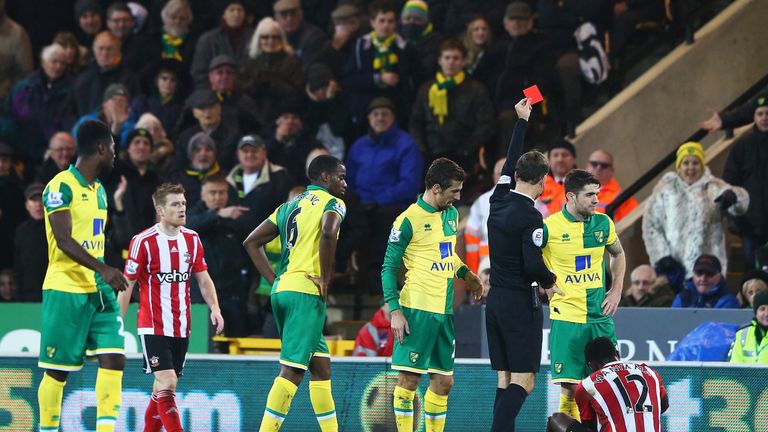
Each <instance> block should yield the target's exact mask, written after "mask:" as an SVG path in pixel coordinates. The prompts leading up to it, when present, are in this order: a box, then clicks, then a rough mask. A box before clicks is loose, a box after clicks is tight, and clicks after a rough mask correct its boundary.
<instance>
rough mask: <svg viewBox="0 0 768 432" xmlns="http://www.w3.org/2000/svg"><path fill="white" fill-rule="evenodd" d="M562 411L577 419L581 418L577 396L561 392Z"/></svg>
mask: <svg viewBox="0 0 768 432" xmlns="http://www.w3.org/2000/svg"><path fill="white" fill-rule="evenodd" d="M560 412H561V413H563V414H568V415H569V416H571V417H573V419H574V420H576V421H580V420H581V417H580V416H579V406H578V405H576V398H573V397H568V396H566V395H565V394H563V393H560Z"/></svg>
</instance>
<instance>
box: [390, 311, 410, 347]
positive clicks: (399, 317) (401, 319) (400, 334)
mask: <svg viewBox="0 0 768 432" xmlns="http://www.w3.org/2000/svg"><path fill="white" fill-rule="evenodd" d="M390 327H392V333H394V335H395V339H397V342H398V343H399V344H401V345H402V344H403V339H405V335H409V334H411V328H410V327H408V320H407V319H405V315H403V311H402V310H401V309H398V310H394V311H392V315H391V317H390Z"/></svg>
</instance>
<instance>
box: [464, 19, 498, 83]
mask: <svg viewBox="0 0 768 432" xmlns="http://www.w3.org/2000/svg"><path fill="white" fill-rule="evenodd" d="M462 40H463V42H464V46H465V47H467V66H466V69H467V73H468V74H469V75H470V76H472V78H474V79H476V80H478V81H480V82H481V83H483V84H485V85H486V86H488V85H489V83H490V79H491V73H492V70H493V65H491V61H490V60H489V56H488V53H489V51H490V49H491V46H492V45H493V31H492V30H491V25H490V24H488V21H487V20H486V19H485V18H483V17H482V16H477V17H475V18H474V19H472V21H470V22H469V23H468V24H467V29H466V30H465V32H464V35H463V37H462Z"/></svg>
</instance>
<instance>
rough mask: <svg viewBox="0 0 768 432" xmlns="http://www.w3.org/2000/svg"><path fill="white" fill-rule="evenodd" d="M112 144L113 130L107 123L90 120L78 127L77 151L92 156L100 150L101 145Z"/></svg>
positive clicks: (82, 154) (81, 154)
mask: <svg viewBox="0 0 768 432" xmlns="http://www.w3.org/2000/svg"><path fill="white" fill-rule="evenodd" d="M110 144H112V131H111V130H110V129H109V126H107V125H106V123H103V122H100V121H98V120H88V121H86V122H83V124H81V125H80V126H78V128H77V153H78V154H79V155H80V156H91V155H94V154H96V153H97V152H98V150H99V145H105V146H109V145H110Z"/></svg>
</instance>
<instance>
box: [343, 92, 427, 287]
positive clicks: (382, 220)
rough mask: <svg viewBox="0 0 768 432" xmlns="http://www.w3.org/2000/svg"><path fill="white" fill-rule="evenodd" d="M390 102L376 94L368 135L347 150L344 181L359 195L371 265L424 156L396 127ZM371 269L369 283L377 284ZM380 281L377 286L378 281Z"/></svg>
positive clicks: (417, 179) (415, 183) (376, 263)
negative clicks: (345, 178) (370, 281)
mask: <svg viewBox="0 0 768 432" xmlns="http://www.w3.org/2000/svg"><path fill="white" fill-rule="evenodd" d="M395 119H396V117H395V105H394V104H393V103H392V101H390V100H389V99H387V98H383V97H380V98H376V99H374V100H373V101H372V102H371V104H370V106H369V107H368V124H369V128H370V129H369V132H368V134H366V135H364V136H362V137H360V138H359V139H358V140H357V141H355V143H354V144H352V147H351V148H350V149H349V154H348V155H347V161H346V166H347V184H348V185H349V189H350V190H351V191H352V192H354V193H355V194H356V195H357V196H358V197H359V199H360V202H361V203H362V205H363V210H364V213H365V219H366V220H367V225H368V227H369V229H370V240H371V241H370V243H369V253H368V258H369V263H370V266H369V267H370V268H373V269H377V268H380V267H381V263H382V262H383V260H384V253H385V252H386V245H387V237H388V235H389V232H390V229H391V228H392V222H394V220H395V218H396V217H397V216H398V215H399V214H400V213H401V212H402V211H403V210H404V209H405V208H406V207H408V205H410V204H412V203H413V202H414V201H415V199H416V196H417V195H418V194H419V189H420V186H421V183H422V172H423V169H424V159H423V157H422V155H421V152H420V151H419V147H418V145H417V144H416V142H415V141H414V139H413V138H412V137H411V136H410V135H408V133H406V132H404V131H403V130H402V129H400V128H399V127H398V126H397V123H396V122H395ZM379 273H380V272H378V271H373V274H376V275H377V277H374V280H373V281H372V283H374V284H380V283H381V282H380V281H381V278H380V274H379ZM377 286H380V285H377Z"/></svg>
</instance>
